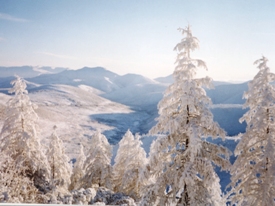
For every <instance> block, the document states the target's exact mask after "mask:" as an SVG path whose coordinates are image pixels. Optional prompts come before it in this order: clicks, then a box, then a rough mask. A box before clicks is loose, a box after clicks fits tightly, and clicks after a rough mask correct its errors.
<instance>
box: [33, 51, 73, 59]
mask: <svg viewBox="0 0 275 206" xmlns="http://www.w3.org/2000/svg"><path fill="white" fill-rule="evenodd" d="M38 53H39V54H44V55H47V56H51V57H56V58H59V59H77V58H76V57H73V56H67V55H62V54H54V53H51V52H38Z"/></svg>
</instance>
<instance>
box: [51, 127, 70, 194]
mask: <svg viewBox="0 0 275 206" xmlns="http://www.w3.org/2000/svg"><path fill="white" fill-rule="evenodd" d="M56 128H57V127H56V126H54V128H53V129H54V131H53V133H52V135H51V138H50V145H49V148H48V151H47V157H48V161H49V164H50V168H51V172H50V184H51V187H52V188H53V190H55V189H56V188H58V190H63V191H67V190H68V187H69V185H70V183H71V180H70V178H71V173H72V167H71V165H70V164H69V157H68V156H67V155H66V153H65V147H64V145H63V142H62V140H61V139H60V138H59V137H58V135H57V134H56Z"/></svg>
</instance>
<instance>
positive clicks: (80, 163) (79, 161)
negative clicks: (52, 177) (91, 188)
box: [69, 144, 86, 190]
mask: <svg viewBox="0 0 275 206" xmlns="http://www.w3.org/2000/svg"><path fill="white" fill-rule="evenodd" d="M85 160H86V156H85V154H84V151H83V146H82V144H80V150H79V154H78V156H77V158H76V162H75V163H74V167H73V173H72V176H71V185H70V187H69V189H70V190H73V189H79V184H80V182H79V181H80V180H81V179H82V177H83V176H84V174H85V171H84V162H85Z"/></svg>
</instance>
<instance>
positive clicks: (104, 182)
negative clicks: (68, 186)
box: [81, 130, 112, 189]
mask: <svg viewBox="0 0 275 206" xmlns="http://www.w3.org/2000/svg"><path fill="white" fill-rule="evenodd" d="M111 158H112V146H111V145H110V144H109V142H108V140H107V138H106V137H105V136H104V135H103V134H101V133H100V131H99V130H97V131H96V133H95V134H94V135H93V137H92V139H91V145H90V149H89V154H88V155H87V158H86V160H85V162H84V168H85V175H84V177H83V178H82V180H81V186H82V187H83V188H90V187H93V185H94V184H97V185H99V186H100V187H106V188H109V189H111V188H112V183H111V180H112V167H111Z"/></svg>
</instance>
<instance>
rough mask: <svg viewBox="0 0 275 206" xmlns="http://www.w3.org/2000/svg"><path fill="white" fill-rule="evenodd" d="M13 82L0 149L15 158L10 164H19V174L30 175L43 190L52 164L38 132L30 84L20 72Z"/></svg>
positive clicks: (17, 167)
mask: <svg viewBox="0 0 275 206" xmlns="http://www.w3.org/2000/svg"><path fill="white" fill-rule="evenodd" d="M11 84H12V85H13V88H12V89H10V91H9V92H10V93H15V95H14V96H13V97H12V98H11V99H10V100H9V101H8V103H7V107H6V114H5V119H4V124H3V127H2V130H1V134H0V153H1V155H6V156H8V157H9V158H10V159H11V161H12V162H11V163H10V164H12V165H14V166H15V167H16V168H15V171H16V174H17V175H21V176H22V178H24V177H27V178H29V179H30V180H31V181H33V183H34V185H36V187H38V189H40V190H43V189H44V188H45V183H46V176H47V175H48V174H49V164H48V162H47V158H46V156H45V154H44V153H43V150H42V147H41V145H40V140H39V138H38V134H37V129H38V125H37V120H38V116H37V114H36V112H35V110H34V109H35V105H33V104H32V103H31V101H30V99H29V97H28V91H27V90H26V87H27V85H26V82H25V81H24V80H23V79H22V78H20V77H18V76H17V77H16V79H15V80H14V81H12V82H11ZM1 166H3V165H1ZM2 169H4V168H3V167H1V169H0V170H2ZM4 170H5V169H4ZM7 172H8V171H6V173H7ZM18 178H20V177H18ZM14 181H15V179H14Z"/></svg>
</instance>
